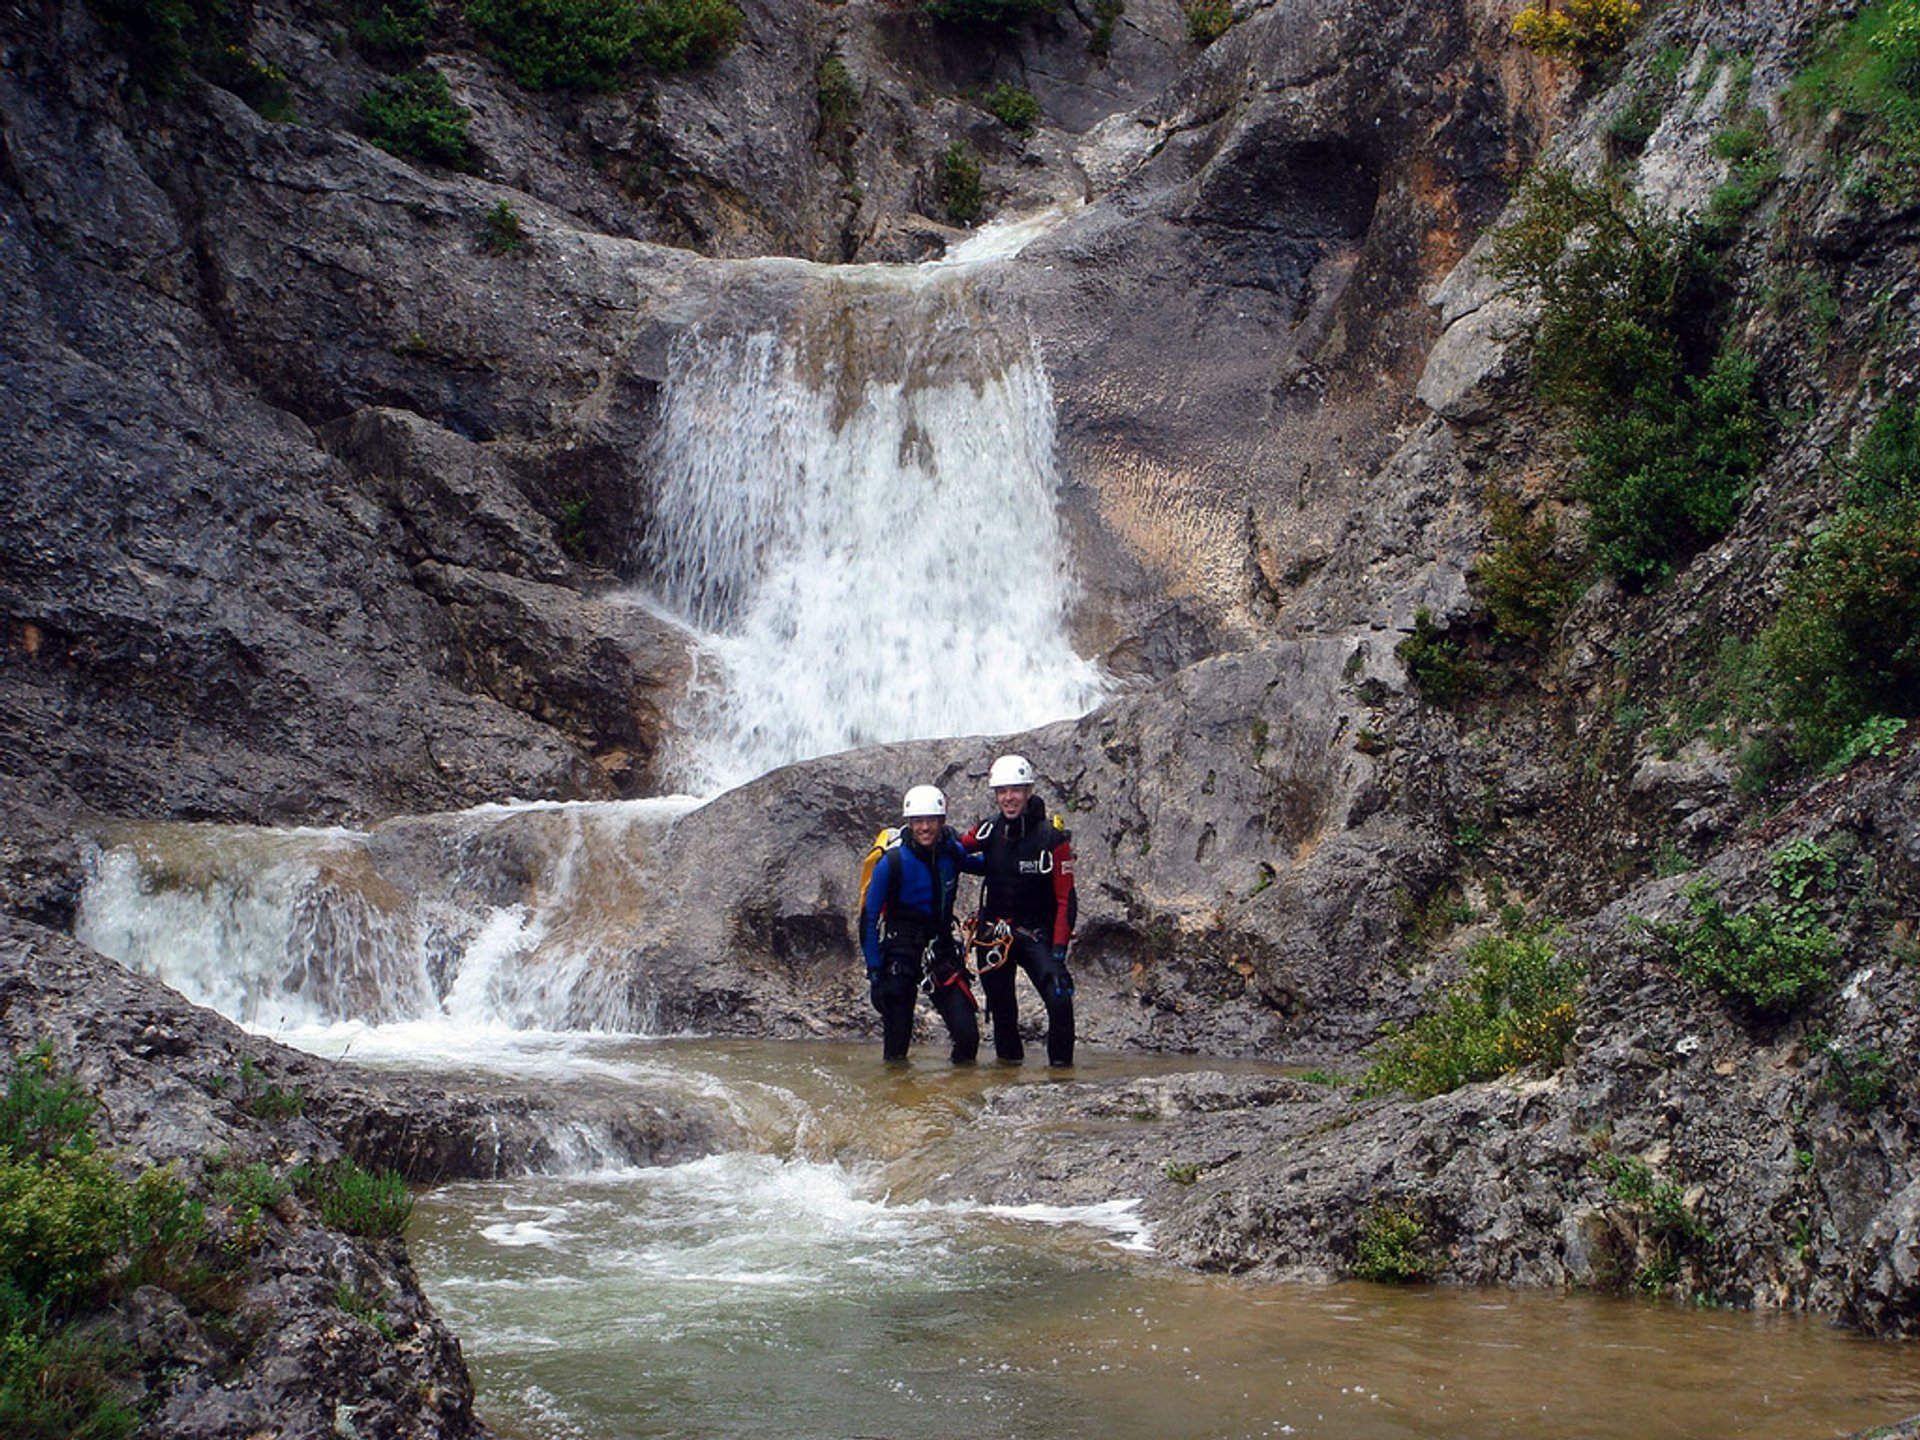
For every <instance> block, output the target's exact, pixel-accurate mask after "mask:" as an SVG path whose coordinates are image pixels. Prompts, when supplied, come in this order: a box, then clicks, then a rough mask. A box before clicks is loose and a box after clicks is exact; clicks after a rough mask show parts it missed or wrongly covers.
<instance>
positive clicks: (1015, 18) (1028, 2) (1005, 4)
mask: <svg viewBox="0 0 1920 1440" xmlns="http://www.w3.org/2000/svg"><path fill="white" fill-rule="evenodd" d="M1057 8H1058V5H1057V0H925V3H923V4H922V5H921V6H920V9H921V10H922V12H924V13H925V14H928V15H931V16H932V17H933V18H934V19H936V20H939V21H942V22H944V23H945V24H948V25H955V26H958V27H959V28H960V29H962V30H972V31H976V32H984V33H989V34H991V33H998V32H1004V31H1008V30H1017V29H1019V28H1020V27H1021V26H1022V25H1024V24H1025V23H1026V22H1027V21H1029V20H1035V19H1038V18H1039V17H1040V16H1042V15H1051V14H1052V13H1053V12H1054V10H1055V9H1057Z"/></svg>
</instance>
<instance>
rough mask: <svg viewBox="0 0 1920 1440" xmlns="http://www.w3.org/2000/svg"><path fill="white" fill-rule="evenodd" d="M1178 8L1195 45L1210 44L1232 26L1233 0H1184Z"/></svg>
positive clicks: (1188, 35)
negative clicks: (1183, 16) (1185, 19)
mask: <svg viewBox="0 0 1920 1440" xmlns="http://www.w3.org/2000/svg"><path fill="white" fill-rule="evenodd" d="M1180 9H1181V12H1182V13H1183V14H1184V15H1185V16H1186V17H1187V38H1188V39H1189V40H1191V41H1192V42H1193V43H1194V44H1196V45H1211V44H1212V43H1213V42H1214V41H1216V40H1218V39H1219V38H1220V37H1221V36H1222V35H1224V34H1226V33H1227V31H1229V30H1231V29H1232V28H1233V0H1186V3H1184V4H1183V5H1181V7H1180Z"/></svg>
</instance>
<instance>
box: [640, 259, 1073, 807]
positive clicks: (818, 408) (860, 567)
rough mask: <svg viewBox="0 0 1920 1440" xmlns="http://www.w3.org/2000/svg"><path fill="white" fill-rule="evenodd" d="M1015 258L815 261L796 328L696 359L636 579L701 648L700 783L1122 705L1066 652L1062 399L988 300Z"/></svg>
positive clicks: (663, 463) (687, 745) (679, 362)
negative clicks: (1105, 701)
mask: <svg viewBox="0 0 1920 1440" xmlns="http://www.w3.org/2000/svg"><path fill="white" fill-rule="evenodd" d="M987 243H988V244H989V245H990V246H991V245H992V244H993V242H992V241H991V240H989V242H987ZM1008 248H1009V247H1008V246H1007V244H1006V242H1005V240H1004V237H1002V238H1001V241H1000V244H999V247H998V249H997V250H994V249H989V250H988V251H987V252H986V253H985V256H984V258H983V256H982V254H981V252H979V251H976V252H973V253H972V254H971V255H968V256H963V257H962V258H960V259H959V260H957V261H955V262H951V263H948V264H944V265H940V266H932V267H917V268H909V267H882V266H865V267H854V268H852V269H850V270H843V271H839V272H829V271H826V270H824V269H817V268H815V269H812V270H810V271H809V274H810V275H811V276H812V283H811V284H809V285H808V286H807V287H806V289H805V294H804V296H803V298H802V300H801V301H800V303H799V304H798V306H797V307H796V309H795V311H794V313H792V314H791V315H789V316H787V317H785V318H784V320H783V322H782V323H779V324H768V325H766V326H765V327H763V328H759V329H748V330H745V331H725V330H720V329H716V328H714V327H712V326H702V327H697V328H695V329H692V330H690V331H688V332H686V333H685V334H684V335H683V336H682V337H681V338H680V339H679V340H678V341H677V342H676V344H675V346H674V348H673V350H672V352H671V356H670V363H669V367H668V381H667V384H666V387H665V393H664V403H663V413H662V418H661V424H660V429H659V431H658V436H657V443H656V446H655V449H654V453H653V455H652V456H651V469H652V471H653V474H654V478H655V491H656V493H655V501H654V506H653V511H652V515H651V517H650V522H649V523H648V525H647V526H646V528H645V531H644V533H643V535H642V536H641V537H640V539H639V542H638V545H637V560H638V564H639V567H640V568H641V569H642V570H643V571H644V573H645V574H646V575H647V576H648V577H649V579H650V582H651V584H652V586H653V589H654V591H655V594H656V595H657V596H658V598H659V599H660V600H661V602H662V603H664V605H665V606H666V607H667V608H668V609H669V610H670V611H672V612H673V613H674V614H675V615H677V616H679V617H680V618H681V619H683V620H684V621H685V622H686V623H687V624H688V625H689V626H691V627H692V628H693V629H694V630H695V631H697V632H698V633H699V634H700V635H701V636H702V644H701V647H700V656H701V665H702V670H701V674H700V676H699V677H698V679H697V680H696V683H695V685H694V687H693V690H692V695H691V699H690V702H689V708H688V710H687V711H686V713H685V714H683V716H682V717H681V726H680V728H681V730H682V732H683V738H682V740H681V742H680V744H679V746H678V748H677V750H676V751H675V754H674V756H673V762H674V765H675V768H676V770H677V778H678V779H679V781H680V783H681V784H682V785H683V786H684V787H685V788H687V789H691V790H699V791H703V792H704V791H711V790H714V789H718V788H724V787H727V786H730V785H734V784H738V783H741V782H743V781H745V780H748V779H751V778H752V777H754V776H756V775H760V774H763V773H765V772H766V771H768V770H771V769H774V768H775V767H777V766H780V765H783V764H786V763H788V762H790V761H793V760H798V759H803V758H806V757H810V756H814V755H822V754H830V753H832V752H834V751H838V750H844V749H848V748H850V747H853V746H857V745H865V744H871V743H876V742H880V741H887V740H900V739H910V738H920V737H927V736H939V735H970V734H982V733H995V732H1005V731H1011V730H1019V729H1025V728H1028V727H1031V726H1033V725H1037V724H1042V723H1045V722H1047V721H1050V720H1056V719H1061V718H1064V717H1068V716H1072V715H1078V714H1081V713H1083V712H1084V711H1086V710H1087V709H1088V708H1090V707H1091V706H1092V705H1093V704H1094V703H1095V702H1096V701H1097V700H1098V699H1099V698H1100V696H1101V694H1102V693H1103V683H1102V678H1101V676H1100V673H1099V671H1098V669H1097V668H1096V667H1095V666H1094V665H1093V664H1091V663H1090V662H1088V661H1087V660H1085V659H1083V658H1081V657H1080V656H1079V655H1077V654H1075V653H1074V650H1073V647H1072V645H1071V644H1070V642H1069V640H1068V636H1067V625H1068V615H1069V610H1070V607H1071V604H1072V598H1073V591H1072V585H1071V579H1070V575H1069V572H1068V567H1067V563H1066V560H1065V556H1064V553H1063V545H1062V539H1061V535H1060V525H1059V519H1058V516H1057V514H1056V503H1057V497H1058V491H1059V485H1060V481H1059V476H1058V473H1057V471H1056V469H1055V464H1054V415H1053V395H1052V391H1051V388H1050V387H1049V385H1048V383H1047V376H1046V370H1045V367H1044V366H1043V364H1042V362H1041V358H1040V355H1039V352H1038V348H1037V346H1036V345H1035V343H1034V342H1033V340H1032V338H1031V337H1030V335H1028V333H1027V332H1026V329H1025V325H1024V322H1023V321H1022V320H1021V318H1020V317H1019V316H1018V315H1017V314H1010V313H1008V312H1007V310H1006V307H1003V306H1001V305H999V304H997V303H996V299H995V295H994V293H993V291H992V289H991V287H990V286H989V285H988V284H987V277H988V275H989V273H990V268H991V267H990V265H988V264H987V263H986V260H987V259H991V258H997V256H998V255H1000V254H1004V253H1006V252H1007V249H1008Z"/></svg>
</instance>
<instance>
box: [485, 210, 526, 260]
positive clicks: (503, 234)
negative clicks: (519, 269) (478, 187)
mask: <svg viewBox="0 0 1920 1440" xmlns="http://www.w3.org/2000/svg"><path fill="white" fill-rule="evenodd" d="M525 243H526V234H525V232H524V231H522V229H521V228H520V213H519V212H518V211H517V210H515V209H514V208H513V206H511V205H509V204H508V203H507V202H506V201H504V200H499V201H495V202H494V206H493V208H492V209H491V210H489V211H488V212H487V218H486V219H484V220H482V221H481V222H480V245H481V248H483V249H484V250H485V251H486V252H487V253H488V254H489V255H511V254H513V253H514V252H515V251H517V250H518V249H519V248H520V247H521V246H522V245H524V244H525Z"/></svg>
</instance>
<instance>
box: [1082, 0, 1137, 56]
mask: <svg viewBox="0 0 1920 1440" xmlns="http://www.w3.org/2000/svg"><path fill="white" fill-rule="evenodd" d="M1126 13H1127V0H1093V26H1092V28H1091V29H1089V30H1088V31H1087V53H1088V54H1089V55H1107V54H1110V53H1112V51H1113V31H1114V27H1115V26H1117V25H1118V24H1119V23H1120V17H1121V16H1122V15H1124V14H1126Z"/></svg>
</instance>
